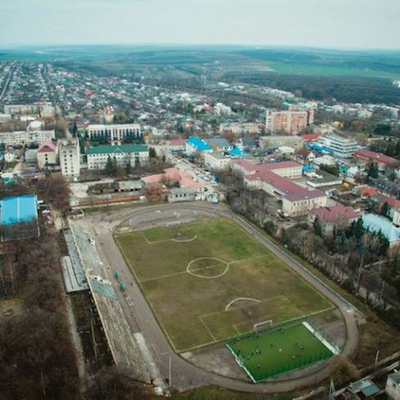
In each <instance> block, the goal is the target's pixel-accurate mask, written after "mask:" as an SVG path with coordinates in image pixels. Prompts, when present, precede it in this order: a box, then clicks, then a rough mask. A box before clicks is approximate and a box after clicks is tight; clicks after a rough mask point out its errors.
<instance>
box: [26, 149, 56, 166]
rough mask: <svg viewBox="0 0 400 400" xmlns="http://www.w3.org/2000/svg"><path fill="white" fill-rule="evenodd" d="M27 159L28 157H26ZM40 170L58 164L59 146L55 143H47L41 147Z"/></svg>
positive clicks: (39, 152) (39, 154) (37, 154)
mask: <svg viewBox="0 0 400 400" xmlns="http://www.w3.org/2000/svg"><path fill="white" fill-rule="evenodd" d="M25 157H26V156H25ZM36 157H37V163H38V167H39V169H43V168H46V167H48V166H54V165H56V164H58V146H57V143H55V142H47V143H44V144H42V145H40V147H39V149H38V151H37V153H36Z"/></svg>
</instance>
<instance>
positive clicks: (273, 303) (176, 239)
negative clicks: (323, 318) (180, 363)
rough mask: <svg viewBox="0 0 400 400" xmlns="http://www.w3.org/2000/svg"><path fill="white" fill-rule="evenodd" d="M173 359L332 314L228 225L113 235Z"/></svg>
mask: <svg viewBox="0 0 400 400" xmlns="http://www.w3.org/2000/svg"><path fill="white" fill-rule="evenodd" d="M116 241H117V243H118V245H119V247H120V249H121V250H122V252H123V254H124V256H125V259H126V260H127V263H128V265H129V266H130V268H131V270H132V272H133V274H134V276H135V277H136V280H137V281H138V282H139V284H140V286H141V289H142V291H143V292H144V294H145V295H146V297H147V300H148V301H149V304H150V305H151V307H152V309H153V312H154V313H155V315H156V317H157V319H158V321H159V323H160V325H161V326H162V327H163V329H164V331H165V333H166V334H167V336H168V337H169V340H170V342H171V343H172V345H173V346H174V348H175V350H176V351H178V352H183V351H188V350H191V349H194V348H197V347H201V346H204V345H208V344H212V343H215V342H218V341H222V340H225V339H227V338H229V337H232V336H237V335H238V334H242V333H245V332H248V331H251V330H252V329H253V326H254V324H255V323H259V322H262V321H266V320H271V319H272V320H273V321H274V323H278V322H283V321H287V320H291V319H295V318H299V317H302V316H305V315H309V314H311V313H318V312H322V311H324V310H328V309H331V308H332V305H331V303H330V302H329V301H328V300H327V299H326V298H325V297H323V296H322V295H321V294H320V293H319V292H317V291H316V290H315V289H314V288H312V287H311V286H310V285H309V284H308V283H306V282H305V281H304V280H303V279H302V278H300V277H299V276H298V275H297V274H296V273H294V272H293V271H292V270H291V269H290V268H289V267H288V266H287V265H286V264H285V263H283V262H282V261H281V260H280V259H278V258H277V257H276V256H275V255H273V254H272V253H271V252H270V251H269V250H268V249H266V248H265V247H264V246H262V245H261V244H260V243H259V242H257V241H256V240H255V239H254V238H253V237H252V236H250V235H248V234H247V233H246V232H244V231H243V230H242V229H241V228H240V227H238V226H237V225H236V224H235V223H234V222H233V221H231V220H229V219H224V218H220V219H217V220H208V219H207V220H206V219H200V220H198V221H196V222H193V223H190V224H184V225H181V226H174V227H171V228H156V229H150V230H145V231H140V232H130V233H126V234H120V235H117V236H116Z"/></svg>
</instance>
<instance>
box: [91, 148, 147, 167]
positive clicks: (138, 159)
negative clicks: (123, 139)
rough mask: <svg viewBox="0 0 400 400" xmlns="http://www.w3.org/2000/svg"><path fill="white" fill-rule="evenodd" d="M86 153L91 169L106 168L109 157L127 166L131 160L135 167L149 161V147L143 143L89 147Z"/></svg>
mask: <svg viewBox="0 0 400 400" xmlns="http://www.w3.org/2000/svg"><path fill="white" fill-rule="evenodd" d="M86 155H87V161H88V169H89V170H100V169H104V168H105V167H106V164H107V160H108V159H109V158H111V159H115V160H116V161H117V164H118V165H121V166H126V165H127V164H128V162H130V164H131V165H132V167H135V166H137V165H144V164H147V163H148V161H149V147H148V146H147V145H142V144H122V145H119V146H111V145H100V146H93V147H89V148H88V149H87V150H86Z"/></svg>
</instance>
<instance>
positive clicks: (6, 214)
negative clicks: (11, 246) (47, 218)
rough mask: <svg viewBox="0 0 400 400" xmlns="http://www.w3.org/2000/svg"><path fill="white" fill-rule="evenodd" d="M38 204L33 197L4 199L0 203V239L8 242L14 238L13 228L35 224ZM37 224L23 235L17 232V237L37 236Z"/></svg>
mask: <svg viewBox="0 0 400 400" xmlns="http://www.w3.org/2000/svg"><path fill="white" fill-rule="evenodd" d="M37 210H38V202H37V197H36V196H35V195H25V196H14V197H4V198H3V199H2V200H1V201H0V228H1V239H2V240H3V241H4V240H9V239H12V238H14V235H13V233H14V232H13V229H12V228H13V227H14V226H15V225H18V224H22V223H29V222H37V220H38V211H37ZM38 233H39V229H38V225H37V223H36V224H35V226H34V229H33V232H32V229H28V230H27V231H26V232H25V231H24V232H23V233H22V232H21V231H18V237H21V236H32V235H33V234H35V235H36V234H38Z"/></svg>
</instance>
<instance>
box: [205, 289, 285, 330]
mask: <svg viewBox="0 0 400 400" xmlns="http://www.w3.org/2000/svg"><path fill="white" fill-rule="evenodd" d="M275 299H283V300H286V301H288V302H290V300H288V299H287V298H286V297H285V296H283V295H280V296H275V297H270V298H269V299H265V300H260V302H261V303H267V302H269V301H271V300H275ZM242 308H246V307H245V306H243V307H238V308H235V310H240V309H242ZM224 312H229V311H226V310H222V311H214V312H212V313H208V314H203V315H202V316H201V317H202V318H207V317H210V316H211V315H216V314H222V313H224ZM249 321H253V320H249ZM244 322H248V321H247V320H246V321H244ZM241 323H242V322H239V324H241ZM239 324H236V325H239Z"/></svg>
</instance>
